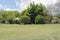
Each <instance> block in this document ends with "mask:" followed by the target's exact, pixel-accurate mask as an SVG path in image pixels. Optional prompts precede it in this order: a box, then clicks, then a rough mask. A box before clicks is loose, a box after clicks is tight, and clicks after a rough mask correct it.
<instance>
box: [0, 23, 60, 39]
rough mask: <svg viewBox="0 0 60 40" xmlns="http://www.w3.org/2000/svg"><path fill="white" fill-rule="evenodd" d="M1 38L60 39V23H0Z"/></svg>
mask: <svg viewBox="0 0 60 40" xmlns="http://www.w3.org/2000/svg"><path fill="white" fill-rule="evenodd" d="M0 40H60V24H40V25H18V24H0Z"/></svg>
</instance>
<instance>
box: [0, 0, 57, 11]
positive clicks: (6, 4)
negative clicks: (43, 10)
mask: <svg viewBox="0 0 60 40" xmlns="http://www.w3.org/2000/svg"><path fill="white" fill-rule="evenodd" d="M31 2H35V4H37V3H38V4H40V3H42V4H43V5H45V6H47V5H51V4H55V3H56V2H57V0H0V10H1V9H4V10H7V11H8V10H18V11H22V10H24V9H26V8H27V7H28V6H29V4H30V3H31Z"/></svg>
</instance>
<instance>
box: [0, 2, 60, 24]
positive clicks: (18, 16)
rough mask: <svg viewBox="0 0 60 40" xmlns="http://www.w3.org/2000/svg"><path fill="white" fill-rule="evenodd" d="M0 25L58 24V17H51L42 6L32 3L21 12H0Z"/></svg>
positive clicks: (59, 20)
mask: <svg viewBox="0 0 60 40" xmlns="http://www.w3.org/2000/svg"><path fill="white" fill-rule="evenodd" d="M0 23H8V24H14V23H16V24H46V23H60V16H59V14H57V15H56V16H53V15H52V14H51V13H49V11H48V10H47V9H46V8H45V6H43V5H42V4H35V3H34V2H33V3H31V4H30V5H29V7H28V8H27V9H25V10H23V11H22V12H18V11H4V10H2V11H0Z"/></svg>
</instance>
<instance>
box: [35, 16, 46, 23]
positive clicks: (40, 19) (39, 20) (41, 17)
mask: <svg viewBox="0 0 60 40" xmlns="http://www.w3.org/2000/svg"><path fill="white" fill-rule="evenodd" d="M35 23H36V24H44V23H45V22H44V17H43V16H41V15H38V16H36V18H35Z"/></svg>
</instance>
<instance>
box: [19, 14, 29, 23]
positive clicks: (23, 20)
mask: <svg viewBox="0 0 60 40" xmlns="http://www.w3.org/2000/svg"><path fill="white" fill-rule="evenodd" d="M20 22H21V23H23V24H29V23H30V17H29V16H26V15H24V16H21V17H20Z"/></svg>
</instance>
